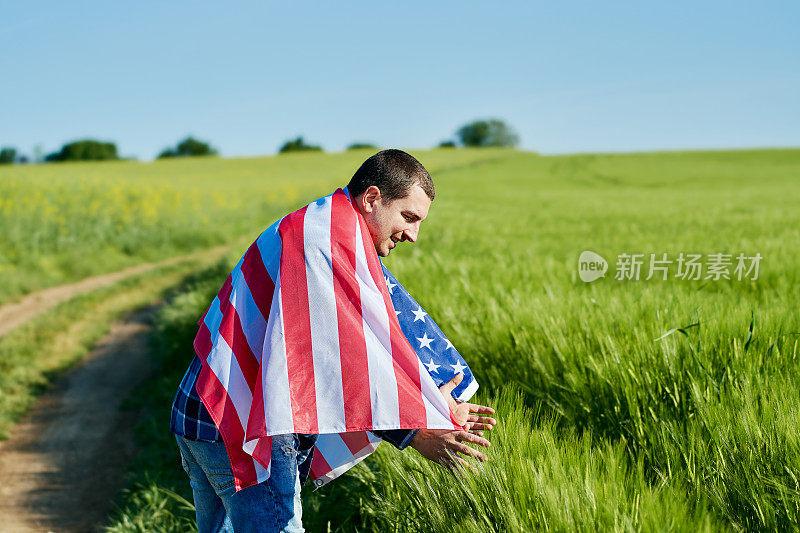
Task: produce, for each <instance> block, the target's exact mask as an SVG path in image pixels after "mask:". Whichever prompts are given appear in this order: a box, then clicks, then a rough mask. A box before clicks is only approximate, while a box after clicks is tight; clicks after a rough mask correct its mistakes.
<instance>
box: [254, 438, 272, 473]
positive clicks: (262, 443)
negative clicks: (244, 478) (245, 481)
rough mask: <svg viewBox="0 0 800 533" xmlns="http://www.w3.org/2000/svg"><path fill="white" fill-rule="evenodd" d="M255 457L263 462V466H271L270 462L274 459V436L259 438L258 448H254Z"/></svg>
mask: <svg viewBox="0 0 800 533" xmlns="http://www.w3.org/2000/svg"><path fill="white" fill-rule="evenodd" d="M253 457H254V458H255V459H256V460H257V461H258V462H259V463H261V466H263V467H264V468H269V464H270V462H271V461H272V437H261V438H260V439H258V443H257V444H256V448H255V450H253ZM270 474H271V472H270Z"/></svg>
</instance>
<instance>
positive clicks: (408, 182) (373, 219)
mask: <svg viewBox="0 0 800 533" xmlns="http://www.w3.org/2000/svg"><path fill="white" fill-rule="evenodd" d="M347 189H348V191H350V194H351V195H352V197H353V198H354V199H355V201H356V204H357V205H358V208H359V210H360V211H361V214H362V215H363V216H364V220H365V221H366V223H367V227H368V228H369V232H370V236H371V237H372V242H373V243H374V244H375V250H376V251H377V252H378V255H380V256H381V257H386V256H387V255H389V251H390V250H391V249H392V248H394V247H395V245H396V243H398V242H402V241H411V242H415V241H416V240H417V235H418V234H419V225H420V224H421V223H422V221H423V220H425V217H427V216H428V209H429V208H430V206H431V201H433V198H434V196H435V195H436V191H435V189H434V187H433V180H431V176H430V174H428V171H427V170H425V167H423V166H422V164H421V163H420V162H419V161H417V160H416V159H414V157H412V156H411V155H409V154H407V153H405V152H403V151H402V150H383V151H381V152H378V153H377V154H375V155H373V156H372V157H370V158H369V159H367V160H366V161H364V163H363V164H362V165H361V167H360V168H359V169H358V170H357V171H356V173H355V174H354V175H353V177H352V179H351V180H350V183H349V184H348V185H347Z"/></svg>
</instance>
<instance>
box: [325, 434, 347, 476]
mask: <svg viewBox="0 0 800 533" xmlns="http://www.w3.org/2000/svg"><path fill="white" fill-rule="evenodd" d="M316 446H317V451H318V452H320V453H321V454H322V457H323V458H324V459H325V462H326V463H328V466H330V467H331V468H332V469H336V468H337V467H339V466H341V465H344V464H347V463H349V462H350V461H352V460H353V452H351V451H350V448H348V447H347V444H345V443H344V440H342V437H341V436H340V435H339V434H338V433H324V434H322V435H320V436H319V437H318V438H317V443H316Z"/></svg>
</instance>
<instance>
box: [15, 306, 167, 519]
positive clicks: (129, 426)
mask: <svg viewBox="0 0 800 533" xmlns="http://www.w3.org/2000/svg"><path fill="white" fill-rule="evenodd" d="M155 309H156V306H155V305H153V306H151V307H149V308H146V309H144V310H142V311H139V312H136V313H135V314H133V315H131V316H129V317H128V318H126V319H124V320H120V321H117V322H114V323H113V324H112V325H111V331H110V332H109V334H108V335H106V337H105V338H104V339H103V340H102V341H100V342H99V343H98V345H97V346H96V347H95V348H94V349H93V350H92V352H91V353H90V354H89V355H88V356H87V357H86V358H85V359H84V361H83V362H82V363H81V364H79V365H77V366H76V367H74V368H72V369H71V370H69V371H67V372H66V373H64V374H62V375H61V376H60V377H58V378H57V379H56V380H55V381H54V382H53V384H52V386H51V387H50V389H49V390H48V391H47V392H46V393H45V394H44V395H43V396H42V397H41V398H40V399H39V401H38V402H37V403H36V406H35V407H34V408H33V410H32V411H31V412H30V413H29V414H28V415H27V416H26V417H25V418H23V419H22V420H21V421H20V422H19V423H18V424H17V425H16V427H15V428H14V430H13V432H12V434H11V437H10V438H9V440H8V441H5V442H0V531H2V532H21V531H43V532H44V531H52V532H78V531H94V530H98V529H99V528H100V525H102V524H103V523H104V522H105V520H106V518H107V516H108V514H109V512H110V511H111V500H112V499H113V497H114V496H115V495H116V494H117V492H118V491H119V490H120V489H121V488H122V487H123V484H124V474H125V464H126V462H127V461H128V460H129V459H130V458H131V457H132V455H133V453H134V451H135V448H134V445H133V442H132V438H133V426H134V425H135V424H136V422H137V420H136V416H135V413H131V412H127V411H122V410H121V409H120V407H121V404H122V402H123V400H124V399H125V398H126V397H128V396H129V395H130V394H131V393H132V392H133V390H134V389H135V387H136V386H137V385H138V384H139V383H140V382H141V381H142V380H143V379H144V378H146V377H147V376H148V375H150V373H151V372H152V358H151V357H150V353H149V346H148V336H149V334H150V331H151V330H152V327H153V326H152V324H151V317H152V316H153V313H154V311H155Z"/></svg>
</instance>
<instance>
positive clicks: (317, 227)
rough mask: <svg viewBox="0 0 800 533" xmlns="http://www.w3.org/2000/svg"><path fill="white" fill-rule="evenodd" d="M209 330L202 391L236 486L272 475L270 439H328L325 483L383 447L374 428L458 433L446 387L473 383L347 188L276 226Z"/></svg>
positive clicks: (255, 247) (228, 289) (219, 299)
mask: <svg viewBox="0 0 800 533" xmlns="http://www.w3.org/2000/svg"><path fill="white" fill-rule="evenodd" d="M395 306H397V307H395ZM401 324H403V325H401ZM199 325H200V330H199V331H198V334H197V337H196V338H195V341H194V347H195V351H196V352H197V354H198V356H199V357H200V359H201V361H202V362H203V368H202V370H201V372H200V376H199V378H198V380H197V391H198V394H199V395H200V397H201V399H202V400H203V403H204V404H205V406H206V408H207V409H208V410H209V412H210V414H211V416H212V418H213V419H214V422H215V423H216V425H217V427H218V428H219V430H220V434H221V435H222V438H223V440H224V441H225V447H226V449H227V451H228V456H229V458H230V461H231V466H232V470H233V474H234V478H235V483H236V490H241V489H243V488H246V487H248V486H251V485H254V484H256V483H260V482H262V481H264V480H266V479H268V478H269V474H270V456H271V450H272V438H271V436H272V435H279V434H284V433H312V434H319V435H320V437H319V439H318V441H317V444H316V449H315V451H314V459H313V461H312V465H311V477H312V478H313V479H315V483H316V485H317V486H320V485H322V484H324V483H326V482H327V481H330V480H331V479H333V478H335V477H337V476H338V475H340V474H341V473H342V472H344V471H345V470H347V469H348V468H350V467H351V466H352V465H353V464H355V463H357V462H358V461H360V460H361V459H363V458H364V457H366V456H367V455H369V454H370V453H372V451H374V450H375V448H376V447H377V445H378V444H379V443H380V439H379V438H378V437H376V436H375V435H373V434H372V433H371V432H370V430H385V429H412V428H428V429H455V428H457V427H458V425H457V424H456V423H455V422H454V421H453V420H452V419H451V416H450V411H449V408H448V406H447V404H446V402H445V401H444V398H443V397H442V395H441V393H440V392H439V390H438V388H437V387H438V385H440V384H441V383H443V382H444V381H447V379H449V377H448V376H450V377H452V376H453V375H454V374H455V373H456V372H457V371H464V373H465V379H464V381H463V382H462V383H461V385H460V386H459V388H458V389H456V391H454V395H457V398H458V399H462V400H463V399H467V398H468V397H469V396H470V395H471V394H472V393H474V390H475V389H476V388H477V384H476V383H475V381H474V380H473V379H472V375H471V373H470V372H469V369H468V367H467V366H466V364H465V363H464V361H463V358H461V356H460V355H459V354H458V352H457V351H456V350H455V348H453V347H452V344H450V343H449V341H448V340H447V339H446V338H445V337H444V335H443V334H442V332H441V330H439V328H438V327H437V326H436V324H435V323H434V322H433V320H431V319H430V317H428V316H427V314H426V313H425V311H424V310H422V308H421V307H419V305H418V304H417V303H416V302H415V301H414V300H413V299H412V298H411V297H410V296H408V294H407V293H406V292H405V291H404V290H403V289H402V287H401V286H400V284H399V283H397V280H396V279H395V278H394V277H393V276H392V275H391V274H390V273H389V272H388V270H386V269H385V268H383V266H382V264H381V263H380V260H379V258H378V255H377V253H376V252H375V248H374V246H373V244H372V240H371V238H370V236H369V231H368V229H367V227H366V224H365V222H364V220H363V218H362V216H361V215H360V213H359V211H358V209H357V207H356V206H355V205H354V203H353V201H352V199H351V198H350V196H349V194H348V192H347V190H346V189H345V190H342V189H338V190H337V191H336V192H334V193H333V194H331V195H329V196H326V197H324V198H320V199H319V200H317V201H316V202H314V203H312V204H309V205H308V206H306V207H304V208H302V209H300V210H298V211H295V212H294V213H291V214H289V215H286V216H285V217H283V218H282V219H281V220H279V221H277V222H276V223H275V224H273V225H272V226H270V227H269V228H267V230H266V231H264V232H263V233H262V234H261V235H260V236H259V237H258V239H257V240H256V241H255V242H254V243H253V244H252V245H251V246H250V248H249V249H248V250H247V252H246V253H245V254H244V256H243V257H242V258H241V259H240V260H239V262H238V264H237V265H236V267H235V268H234V269H233V271H232V272H231V274H230V275H229V276H228V278H227V280H226V281H225V284H224V285H223V287H222V289H221V290H220V291H219V293H218V294H217V296H216V297H215V299H214V301H213V302H212V303H211V305H210V306H209V308H208V310H207V311H206V313H205V314H204V315H203V317H202V318H201V319H200V321H199ZM434 343H436V344H434Z"/></svg>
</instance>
